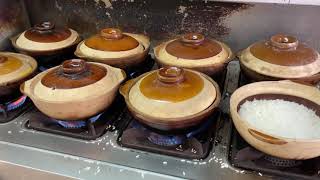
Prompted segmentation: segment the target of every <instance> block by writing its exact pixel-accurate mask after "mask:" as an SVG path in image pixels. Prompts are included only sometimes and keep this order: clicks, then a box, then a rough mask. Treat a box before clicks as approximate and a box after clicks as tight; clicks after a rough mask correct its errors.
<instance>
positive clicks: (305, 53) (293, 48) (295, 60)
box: [250, 34, 318, 66]
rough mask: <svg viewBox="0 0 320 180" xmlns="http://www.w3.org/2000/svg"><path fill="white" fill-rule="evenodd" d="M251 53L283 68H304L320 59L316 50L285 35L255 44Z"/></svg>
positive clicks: (251, 48)
mask: <svg viewBox="0 0 320 180" xmlns="http://www.w3.org/2000/svg"><path fill="white" fill-rule="evenodd" d="M250 52H251V54H252V55H253V56H254V57H256V58H258V59H260V60H262V61H265V62H268V63H271V64H276V65H282V66H303V65H307V64H310V63H312V62H315V61H316V60H317V59H318V53H317V52H316V51H315V50H314V49H312V48H310V47H308V46H307V45H305V44H303V43H299V41H298V39H297V38H296V37H294V36H289V35H284V34H277V35H274V36H272V37H271V38H270V40H267V41H263V42H257V43H255V44H253V45H252V46H251V47H250Z"/></svg>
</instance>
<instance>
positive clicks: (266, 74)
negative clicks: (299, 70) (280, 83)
mask: <svg viewBox="0 0 320 180" xmlns="http://www.w3.org/2000/svg"><path fill="white" fill-rule="evenodd" d="M259 42H261V41H258V42H256V43H259ZM262 42H264V41H262ZM256 43H254V44H252V45H250V46H249V47H247V48H245V49H242V50H240V51H238V52H237V53H236V56H237V58H236V59H238V60H239V62H240V63H241V64H242V65H243V66H245V67H246V68H248V69H249V70H251V71H253V72H255V73H257V74H261V75H264V76H269V77H272V78H278V79H303V78H309V77H312V76H314V75H317V74H320V70H319V72H317V73H314V74H310V75H308V76H301V75H300V76H296V77H292V76H286V75H282V74H272V73H268V72H266V71H261V70H260V71H259V70H257V69H256V68H252V67H250V66H247V65H246V61H245V60H244V59H243V55H244V54H245V53H249V54H250V55H251V56H253V57H254V58H255V59H257V60H259V61H262V62H263V63H264V64H270V66H275V67H278V68H285V69H286V68H290V67H304V66H307V65H309V64H306V65H301V66H282V65H277V64H271V63H268V62H264V61H263V60H261V59H259V58H257V57H255V56H254V55H252V54H251V52H250V48H251V47H252V46H253V45H255V44H256ZM316 53H317V55H318V58H317V59H316V60H315V62H312V63H316V62H317V61H319V62H320V54H319V52H317V51H316ZM312 63H311V64H312ZM319 64H320V63H319Z"/></svg>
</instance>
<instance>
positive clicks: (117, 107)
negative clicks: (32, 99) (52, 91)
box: [25, 97, 124, 140]
mask: <svg viewBox="0 0 320 180" xmlns="http://www.w3.org/2000/svg"><path fill="white" fill-rule="evenodd" d="M123 108H124V103H123V102H122V101H121V99H120V98H119V97H117V98H116V99H115V101H114V102H113V104H112V105H111V106H110V107H109V108H108V109H107V110H106V111H105V112H103V113H101V114H98V115H96V116H94V117H92V118H90V119H88V120H82V121H61V120H53V119H52V118H50V117H48V116H46V115H44V114H42V113H41V112H40V111H39V110H37V109H34V110H33V111H31V112H30V118H29V121H27V123H26V124H25V126H26V128H28V129H34V130H37V131H42V132H46V133H51V134H57V135H62V136H67V137H73V138H78V139H84V140H94V139H97V138H98V137H100V136H102V135H103V134H104V133H105V132H106V131H113V130H114V128H113V125H114V124H115V122H117V121H118V117H119V116H120V114H121V113H122V110H123Z"/></svg>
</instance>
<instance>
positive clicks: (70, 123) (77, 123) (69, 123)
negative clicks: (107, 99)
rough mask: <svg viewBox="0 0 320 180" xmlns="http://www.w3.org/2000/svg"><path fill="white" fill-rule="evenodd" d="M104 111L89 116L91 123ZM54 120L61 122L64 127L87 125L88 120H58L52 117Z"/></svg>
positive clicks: (71, 127)
mask: <svg viewBox="0 0 320 180" xmlns="http://www.w3.org/2000/svg"><path fill="white" fill-rule="evenodd" d="M101 114H102V113H100V114H98V115H96V116H94V117H92V118H89V119H88V121H90V123H95V122H96V121H97V120H98V119H99V118H100V116H101ZM52 120H53V121H56V122H57V123H58V124H60V125H61V126H62V127H64V128H70V129H73V128H82V127H84V126H86V125H87V122H86V121H61V120H56V119H52Z"/></svg>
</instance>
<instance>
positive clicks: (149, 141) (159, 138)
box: [118, 111, 219, 159]
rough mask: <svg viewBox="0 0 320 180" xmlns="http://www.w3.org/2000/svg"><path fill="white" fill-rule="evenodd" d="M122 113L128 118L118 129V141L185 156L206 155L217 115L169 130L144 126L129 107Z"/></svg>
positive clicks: (132, 145)
mask: <svg viewBox="0 0 320 180" xmlns="http://www.w3.org/2000/svg"><path fill="white" fill-rule="evenodd" d="M124 114H125V115H124V116H123V117H122V118H123V119H131V121H128V126H124V128H123V130H121V131H120V132H121V134H120V135H119V138H118V143H119V144H120V145H121V146H124V147H128V148H132V149H137V150H142V151H147V152H153V153H157V154H163V155H169V156H174V157H180V158H185V159H203V158H205V157H206V156H207V155H208V153H209V151H210V149H211V146H212V137H213V135H214V129H215V126H216V121H217V118H218V117H219V113H218V112H217V113H215V114H214V115H212V116H211V117H210V118H208V120H207V121H206V122H204V123H203V124H202V125H200V126H199V127H196V128H193V129H192V130H191V129H190V130H188V132H184V133H183V134H182V133H173V134H168V133H164V132H156V131H154V130H152V129H150V128H148V127H144V126H143V125H141V124H140V123H138V122H137V121H136V120H134V119H133V118H132V116H131V115H130V113H129V112H128V111H127V112H126V113H124Z"/></svg>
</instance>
